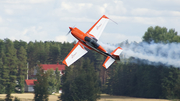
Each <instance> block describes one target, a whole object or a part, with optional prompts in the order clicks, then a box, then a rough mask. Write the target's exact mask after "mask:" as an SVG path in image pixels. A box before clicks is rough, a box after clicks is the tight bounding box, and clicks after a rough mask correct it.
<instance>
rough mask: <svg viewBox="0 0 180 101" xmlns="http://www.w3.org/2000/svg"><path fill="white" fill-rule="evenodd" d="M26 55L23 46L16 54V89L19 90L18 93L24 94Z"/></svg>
mask: <svg viewBox="0 0 180 101" xmlns="http://www.w3.org/2000/svg"><path fill="white" fill-rule="evenodd" d="M26 55H27V53H26V50H25V49H24V47H23V46H21V47H20V49H19V50H18V52H17V57H18V62H17V63H18V64H17V65H18V73H17V81H18V89H20V93H23V92H24V80H25V77H26V74H27V57H26Z"/></svg>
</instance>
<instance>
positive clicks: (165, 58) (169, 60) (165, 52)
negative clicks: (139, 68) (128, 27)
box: [101, 41, 180, 67]
mask: <svg viewBox="0 0 180 101" xmlns="http://www.w3.org/2000/svg"><path fill="white" fill-rule="evenodd" d="M101 45H102V46H103V47H105V49H108V50H111V51H112V50H114V49H116V47H118V46H120V47H121V48H122V49H123V52H122V53H121V58H123V59H128V58H130V57H134V58H135V59H140V60H141V62H143V63H146V64H151V65H158V64H161V65H162V64H163V65H166V66H174V67H180V43H168V44H164V43H153V42H151V43H150V44H148V43H146V42H140V43H136V42H133V43H128V42H127V41H126V42H123V43H121V44H119V45H110V44H104V43H103V44H101ZM131 62H135V61H134V60H133V61H131Z"/></svg>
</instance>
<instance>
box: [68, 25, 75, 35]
mask: <svg viewBox="0 0 180 101" xmlns="http://www.w3.org/2000/svg"><path fill="white" fill-rule="evenodd" d="M73 28H74V27H69V29H70V30H69V32H68V33H67V34H66V35H69V33H71V30H72V29H73Z"/></svg>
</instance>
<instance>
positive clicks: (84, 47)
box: [63, 15, 123, 69]
mask: <svg viewBox="0 0 180 101" xmlns="http://www.w3.org/2000/svg"><path fill="white" fill-rule="evenodd" d="M108 21H109V18H108V17H107V16H105V15H103V16H102V17H101V18H100V19H99V20H98V21H97V22H96V23H95V24H94V25H93V26H92V27H91V28H90V29H89V30H88V31H87V32H86V33H84V32H82V31H81V30H79V29H78V28H76V27H74V28H73V27H69V29H70V31H69V32H68V34H69V33H70V32H71V34H72V35H73V36H74V37H75V38H76V39H78V42H77V43H76V44H75V46H74V47H73V49H72V50H71V51H70V53H69V54H68V55H67V57H66V58H65V59H64V60H63V64H65V65H66V66H70V65H71V64H73V63H74V62H75V61H76V60H78V59H79V58H81V57H82V56H83V55H85V54H86V53H87V52H88V51H89V50H94V51H96V52H98V53H100V54H102V55H104V56H107V58H106V60H105V62H104V63H103V67H104V68H106V69H108V67H109V66H110V65H111V64H112V63H113V62H114V61H115V60H120V57H119V55H120V54H121V52H122V51H123V49H122V48H121V47H117V48H116V49H115V50H114V51H113V52H111V53H108V52H107V51H106V50H105V49H104V48H103V47H102V46H101V45H100V44H98V39H99V37H100V36H101V34H102V32H103V30H104V28H105V26H106V24H107V22H108Z"/></svg>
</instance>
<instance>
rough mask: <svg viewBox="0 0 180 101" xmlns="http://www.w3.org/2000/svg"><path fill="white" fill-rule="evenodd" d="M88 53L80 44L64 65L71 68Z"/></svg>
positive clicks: (65, 60)
mask: <svg viewBox="0 0 180 101" xmlns="http://www.w3.org/2000/svg"><path fill="white" fill-rule="evenodd" d="M87 52H88V51H87V50H86V49H85V48H84V46H83V45H82V44H81V43H80V42H78V43H77V44H76V45H75V46H74V47H73V49H72V50H71V51H70V53H69V54H68V55H67V57H66V58H65V59H64V61H63V63H64V64H65V65H67V66H70V65H71V64H73V63H74V62H75V61H76V60H78V59H79V58H80V57H82V56H83V55H84V54H86V53H87Z"/></svg>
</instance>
